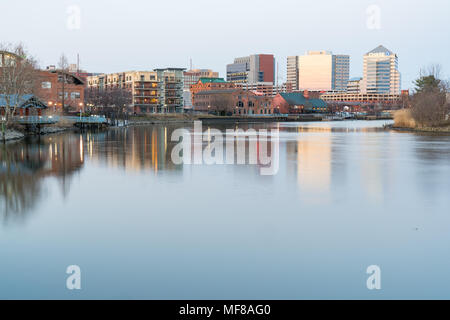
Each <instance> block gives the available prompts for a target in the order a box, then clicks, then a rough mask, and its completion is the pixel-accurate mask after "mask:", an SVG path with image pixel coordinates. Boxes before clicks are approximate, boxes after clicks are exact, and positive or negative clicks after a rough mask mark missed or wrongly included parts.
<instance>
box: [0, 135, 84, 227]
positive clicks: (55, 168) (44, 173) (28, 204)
mask: <svg viewBox="0 0 450 320" xmlns="http://www.w3.org/2000/svg"><path fill="white" fill-rule="evenodd" d="M0 163H1V166H0V208H1V212H2V215H0V218H1V219H2V220H3V221H4V222H8V221H10V220H12V219H19V220H20V219H23V218H24V217H25V216H26V214H27V212H28V211H30V210H31V209H33V208H34V206H35V205H36V204H37V203H38V200H40V199H41V198H42V197H43V196H44V195H45V192H43V191H42V187H43V180H44V178H46V177H50V176H54V177H57V178H58V180H59V182H60V185H61V190H62V192H63V194H65V195H67V194H68V192H69V186H70V177H71V175H72V174H73V173H74V172H76V171H77V170H79V169H80V168H81V167H82V166H83V163H84V156H83V139H82V137H80V136H76V135H61V136H54V137H46V138H41V139H40V138H35V139H30V140H26V141H24V142H19V143H9V144H4V145H2V147H1V153H0Z"/></svg>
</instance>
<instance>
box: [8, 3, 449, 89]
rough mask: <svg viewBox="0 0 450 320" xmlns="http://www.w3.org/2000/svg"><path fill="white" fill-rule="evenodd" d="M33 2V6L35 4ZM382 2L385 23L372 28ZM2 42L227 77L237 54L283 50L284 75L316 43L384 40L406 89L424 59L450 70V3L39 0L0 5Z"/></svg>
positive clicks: (341, 45) (364, 45)
mask: <svg viewBox="0 0 450 320" xmlns="http://www.w3.org/2000/svg"><path fill="white" fill-rule="evenodd" d="M25 4H26V5H25ZM72 5H77V6H78V7H79V8H80V9H81V25H80V29H76V30H70V29H69V28H67V20H68V17H69V15H68V13H67V9H68V7H70V6H72ZM370 5H378V6H379V8H380V10H381V11H380V12H381V16H380V17H381V29H379V30H373V29H369V28H367V25H366V22H367V20H368V15H367V14H366V9H367V8H368V7H369V6H370ZM0 12H1V13H2V14H1V19H0V42H23V43H24V44H25V45H26V46H27V47H28V49H29V50H30V51H31V53H32V54H33V55H35V56H36V57H37V58H38V60H39V61H40V64H41V65H42V66H46V65H49V64H56V62H57V59H58V56H59V55H60V54H61V53H62V52H65V53H66V55H67V56H68V57H69V59H70V60H71V62H75V61H76V54H77V53H80V56H81V66H82V68H83V69H87V70H88V71H91V72H116V71H125V70H138V69H143V70H151V69H153V68H157V67H165V66H174V67H188V66H189V58H192V59H193V64H194V67H198V68H212V69H214V70H217V71H219V72H220V74H221V76H225V66H226V64H227V63H231V62H232V60H233V58H234V57H237V56H245V55H248V54H252V53H273V54H275V56H276V58H277V60H278V62H279V65H280V80H284V79H285V77H286V75H285V69H286V66H285V64H286V57H287V56H289V55H297V54H303V53H304V52H305V51H306V50H322V49H323V50H331V51H333V52H334V53H343V54H350V55H351V71H350V73H351V76H359V75H361V74H362V55H363V54H364V53H366V52H368V51H370V50H371V49H373V48H375V47H376V46H378V45H380V44H383V45H385V46H386V47H387V48H389V49H391V50H392V51H394V52H396V53H397V54H398V55H399V62H400V71H401V72H402V80H403V81H402V86H403V87H404V88H408V87H410V86H411V81H412V79H414V78H415V77H416V76H417V74H418V72H419V69H420V67H421V66H426V65H428V64H430V63H440V64H442V66H443V69H444V73H445V75H446V77H447V76H448V75H449V74H450V59H449V57H450V54H449V52H450V41H449V33H450V22H449V17H450V1H448V0H428V1H418V0H370V1H369V0H342V1H337V0H334V1H332V0H315V1H312V0H311V1H303V0H276V1H261V0H259V1H254V0H245V1H244V0H240V1H237V0H227V1H223V2H218V1H213V0H208V1H207V0H190V1H188V0H184V1H182V0H172V1H170V0H165V1H155V0H150V1H148V0H147V1H144V0H128V1H123V0H95V1H94V0H90V1H87V0H71V1H67V0H58V1H56V0H53V1H50V0H39V1H20V2H19V1H9V0H2V2H1V3H0Z"/></svg>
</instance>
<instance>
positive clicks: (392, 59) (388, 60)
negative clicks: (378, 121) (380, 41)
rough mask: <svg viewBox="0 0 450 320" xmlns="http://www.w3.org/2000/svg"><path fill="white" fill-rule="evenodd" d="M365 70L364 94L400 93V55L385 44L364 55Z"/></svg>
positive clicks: (362, 86)
mask: <svg viewBox="0 0 450 320" xmlns="http://www.w3.org/2000/svg"><path fill="white" fill-rule="evenodd" d="M363 72H364V77H363V81H362V83H361V92H362V93H363V94H372V93H375V94H400V91H401V87H400V86H401V76H400V72H399V70H398V56H397V55H396V54H395V53H393V52H392V51H390V50H389V49H386V48H385V47H384V46H381V45H380V46H378V47H376V48H375V49H373V50H372V51H370V52H368V53H366V54H365V55H364V67H363Z"/></svg>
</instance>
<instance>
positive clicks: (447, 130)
mask: <svg viewBox="0 0 450 320" xmlns="http://www.w3.org/2000/svg"><path fill="white" fill-rule="evenodd" d="M391 129H393V130H397V131H404V132H423V133H449V134H450V126H444V127H422V128H419V127H415V128H408V127H401V126H396V125H392V127H391Z"/></svg>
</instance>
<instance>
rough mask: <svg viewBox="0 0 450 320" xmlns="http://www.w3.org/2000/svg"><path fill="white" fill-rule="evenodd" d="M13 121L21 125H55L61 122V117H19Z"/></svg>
mask: <svg viewBox="0 0 450 320" xmlns="http://www.w3.org/2000/svg"><path fill="white" fill-rule="evenodd" d="M13 121H14V122H16V123H19V124H53V123H57V122H58V121H59V116H17V117H14V118H13Z"/></svg>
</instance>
